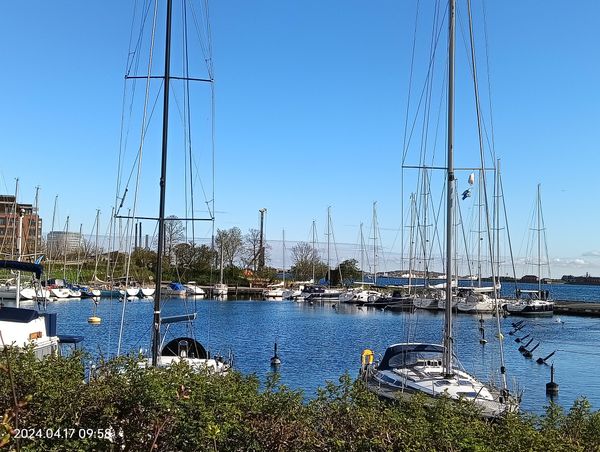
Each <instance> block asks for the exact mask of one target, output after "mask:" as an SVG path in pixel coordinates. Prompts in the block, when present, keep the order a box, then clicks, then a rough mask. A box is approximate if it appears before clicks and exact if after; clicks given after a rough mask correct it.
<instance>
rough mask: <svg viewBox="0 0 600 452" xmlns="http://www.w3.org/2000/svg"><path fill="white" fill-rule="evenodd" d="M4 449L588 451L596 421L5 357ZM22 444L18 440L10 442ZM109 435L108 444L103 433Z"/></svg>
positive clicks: (599, 426) (355, 388)
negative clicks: (501, 415) (497, 415)
mask: <svg viewBox="0 0 600 452" xmlns="http://www.w3.org/2000/svg"><path fill="white" fill-rule="evenodd" d="M0 362H1V363H2V364H1V366H0V408H1V410H2V414H3V415H4V417H3V421H2V424H1V425H0V444H1V445H2V446H4V447H6V448H9V449H12V450H16V449H17V448H19V449H20V450H26V451H45V450H59V451H88V450H115V451H116V450H135V451H138V450H157V451H175V450H177V451H204V450H206V451H216V450H222V451H229V450H231V451H241V450H243V451H247V450H256V451H263V450H264V451H276V450H284V451H296V450H297V451H314V450H324V451H363V450H364V451H398V450H407V451H459V450H465V451H518V450H527V451H589V450H599V448H600V414H599V413H598V412H594V411H591V409H590V405H589V403H588V402H587V401H585V400H583V399H582V400H579V401H577V402H576V403H575V404H574V405H573V407H572V408H571V409H570V410H569V411H568V412H565V411H563V410H562V409H561V408H560V407H559V406H557V405H553V404H551V405H550V406H549V407H548V408H547V410H546V414H545V415H544V416H542V417H535V416H530V415H510V416H508V417H506V418H505V419H503V420H501V421H499V422H496V423H490V422H487V421H484V420H482V419H480V418H479V417H478V416H477V413H476V412H475V411H474V409H473V407H472V406H471V405H468V404H466V403H464V404H457V403H453V402H450V401H448V400H445V399H442V400H440V401H439V402H438V403H436V404H435V405H434V406H430V405H428V404H426V403H424V400H423V399H421V398H419V397H416V398H414V399H412V400H411V401H410V402H402V403H401V402H398V403H388V402H383V401H380V400H379V399H377V398H376V397H375V396H373V395H372V394H371V393H370V392H368V391H367V390H366V389H365V388H364V386H363V384H362V383H361V382H360V381H353V380H352V379H351V378H350V377H349V376H348V375H344V376H342V377H341V378H340V381H339V383H338V384H332V383H327V384H326V386H325V388H324V389H321V390H319V392H318V395H317V396H316V397H315V398H313V399H311V400H308V401H307V400H305V399H304V397H303V395H302V393H301V392H299V391H295V390H291V389H289V388H286V387H285V386H282V385H280V384H279V383H278V381H277V378H276V377H273V378H271V379H270V380H269V381H268V382H267V383H266V384H265V385H263V386H262V387H261V384H260V382H259V380H258V379H257V377H256V376H254V375H250V376H245V375H241V374H239V373H237V372H231V373H230V374H229V375H228V376H226V377H211V376H207V375H202V374H197V373H194V372H192V371H191V370H190V368H189V367H187V366H186V365H185V364H182V365H178V366H175V367H173V368H171V369H142V368H140V367H139V366H138V365H137V364H136V362H135V360H134V359H133V358H121V359H116V360H112V361H109V362H106V363H102V364H101V365H100V366H99V367H98V370H97V372H96V377H95V378H92V379H88V380H89V381H85V380H84V367H83V365H82V356H81V355H79V354H74V355H72V356H70V357H48V358H46V359H44V360H42V361H38V360H36V359H35V358H34V356H33V354H32V353H30V352H28V353H20V352H17V351H16V350H5V351H4V352H3V353H2V357H1V359H0ZM17 434H18V435H19V436H20V438H18V439H17V438H16V435H17ZM107 435H108V439H107V438H106V436H107Z"/></svg>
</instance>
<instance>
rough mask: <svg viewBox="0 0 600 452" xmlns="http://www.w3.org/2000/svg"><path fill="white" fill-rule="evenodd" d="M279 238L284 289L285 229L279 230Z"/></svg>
mask: <svg viewBox="0 0 600 452" xmlns="http://www.w3.org/2000/svg"><path fill="white" fill-rule="evenodd" d="M281 240H282V246H281V249H282V251H281V260H282V261H283V264H282V265H283V288H284V289H285V229H282V230H281Z"/></svg>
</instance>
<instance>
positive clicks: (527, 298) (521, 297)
mask: <svg viewBox="0 0 600 452" xmlns="http://www.w3.org/2000/svg"><path fill="white" fill-rule="evenodd" d="M536 219H537V220H536V223H537V226H536V227H535V228H534V230H535V231H536V235H537V279H538V287H537V289H534V290H524V289H517V300H516V301H512V302H510V303H507V304H506V305H505V309H506V311H508V312H509V313H510V314H512V315H527V316H551V315H553V314H554V300H552V299H551V298H550V291H548V290H543V289H542V233H544V242H545V240H546V234H545V228H544V220H543V216H542V197H541V193H540V184H538V186H537V199H536ZM544 248H546V249H547V247H546V246H545V247H544ZM546 257H547V256H546Z"/></svg>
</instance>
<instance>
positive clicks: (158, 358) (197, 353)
mask: <svg viewBox="0 0 600 452" xmlns="http://www.w3.org/2000/svg"><path fill="white" fill-rule="evenodd" d="M165 3H166V5H165V9H166V11H165V13H166V17H165V28H164V30H165V45H164V73H163V75H162V76H156V77H155V76H150V73H148V74H146V75H145V76H144V77H140V78H145V79H146V80H147V82H148V83H149V82H150V81H151V79H154V78H159V79H161V85H160V90H161V91H162V93H161V94H162V138H161V153H160V157H159V158H158V160H159V161H160V165H159V166H160V175H157V177H156V180H157V181H158V182H159V184H158V185H159V187H160V189H159V193H158V200H157V201H158V206H157V208H158V217H157V221H158V234H157V241H156V243H157V259H156V266H155V272H154V282H155V291H154V303H153V310H152V312H153V313H152V319H148V320H149V323H150V324H151V336H152V339H151V355H150V357H149V358H148V359H146V360H143V361H142V362H140V366H142V367H145V366H152V367H170V366H172V365H174V364H175V363H186V364H187V365H189V366H190V367H191V368H193V369H194V370H198V371H202V372H208V373H210V374H216V375H223V374H225V373H227V371H228V370H229V368H230V366H229V364H228V363H226V362H225V361H224V360H222V359H220V358H217V357H212V356H211V355H210V354H209V352H208V351H207V350H206V349H205V348H204V346H203V345H202V344H201V343H200V342H199V341H198V340H196V338H195V337H194V329H195V328H194V320H195V319H196V312H186V313H182V314H175V315H171V316H164V315H163V312H162V310H163V304H164V300H163V299H162V293H161V283H162V281H163V264H164V262H165V261H166V254H167V253H166V250H167V243H166V242H167V241H166V228H167V224H166V223H167V221H168V220H167V219H166V215H165V210H166V204H167V182H168V180H167V179H168V178H167V175H168V173H167V161H168V154H169V147H170V145H171V142H173V143H174V142H176V141H177V140H169V124H170V121H169V101H170V94H171V92H172V90H175V89H176V86H175V83H172V81H173V80H181V81H183V82H184V85H185V86H189V84H190V83H191V82H192V81H194V80H198V79H196V78H192V77H190V76H189V74H188V72H187V71H185V73H184V76H183V77H172V76H171V65H172V64H171V43H172V30H173V23H174V20H175V19H174V17H178V16H177V12H176V13H175V14H174V12H173V1H172V0H167V1H166V2H165ZM179 5H180V7H181V8H185V9H186V10H185V11H179V13H181V14H190V15H191V13H190V12H188V11H187V8H189V5H188V4H187V3H181V4H179ZM158 11H159V10H158V8H156V9H154V14H155V17H154V21H156V19H157V15H158ZM143 14H145V12H143ZM146 19H147V18H146V17H145V16H143V17H142V19H141V23H142V24H144V23H146ZM175 23H177V22H175ZM180 24H181V23H180ZM181 26H182V27H190V26H191V25H189V24H187V22H185V23H184V24H181ZM181 31H182V33H185V34H186V36H187V34H188V33H190V30H188V29H182V30H181ZM154 37H155V35H154V33H153V34H152V37H151V44H150V47H149V48H148V61H149V62H152V59H153V58H154V57H155V56H156V55H155V53H156V52H157V48H154V45H155V40H154ZM173 42H177V41H175V40H173ZM186 44H187V41H186ZM141 48H142V47H136V49H135V51H133V52H132V54H133V55H135V57H132V58H136V59H140V58H141V56H140V55H139V54H138V52H140V49H141ZM187 49H188V48H187V46H186V47H185V48H184V49H176V50H182V53H183V54H182V56H183V58H184V59H185V61H188V58H187ZM128 78H131V79H135V78H138V77H137V76H131V75H130V74H128ZM207 81H209V82H212V80H207ZM185 95H186V98H185V100H184V104H185V105H186V106H189V105H190V98H189V91H186V93H185ZM150 97H151V96H150V95H149V92H148V91H146V92H145V104H144V105H145V107H146V106H147V105H148V102H149V99H150ZM146 119H147V118H146V117H144V118H143V119H142V124H141V129H142V130H143V132H142V134H141V138H142V140H143V138H144V137H145V135H146V126H147V123H146V122H145V121H146ZM183 119H184V122H185V124H184V125H183V127H185V128H186V129H185V130H189V129H188V128H189V127H191V125H190V122H191V121H190V115H189V112H186V115H185V117H184V118H183ZM171 122H172V121H171ZM190 133H191V132H190ZM189 137H191V135H188V136H186V143H185V145H186V147H187V146H189V147H190V149H186V151H187V150H190V152H191V143H189V141H187V139H188V138H189ZM142 148H143V146H142V144H140V145H139V146H138V148H137V154H136V159H135V163H134V165H138V166H137V168H138V176H139V174H140V171H139V169H140V168H141V166H139V165H141V159H142V154H141V153H142ZM190 159H191V156H190ZM169 180H170V179H169ZM191 180H194V178H193V177H190V181H191ZM136 183H137V181H136ZM173 185H177V184H176V183H175V184H173ZM119 190H121V189H120V188H119ZM125 191H127V188H125ZM124 198H125V197H124V196H123V198H121V199H122V200H123V199H124ZM133 202H134V203H135V202H136V201H135V196H134V201H133ZM122 205H123V202H122V201H121V206H122ZM134 207H135V204H134ZM189 211H190V212H192V218H190V219H189V220H190V221H192V222H193V221H194V220H197V219H196V218H193V214H194V209H190V210H189ZM211 216H212V213H211ZM133 217H136V209H135V208H134V209H133ZM211 219H212V218H211ZM192 235H193V234H192ZM138 290H139V288H138ZM183 290H184V293H185V288H184V289H183ZM126 305H127V303H124V304H123V309H125V308H124V307H125V306H126ZM174 305H175V306H182V307H184V306H186V305H185V303H183V302H178V301H175V302H174ZM123 312H124V311H123ZM123 318H124V316H122V318H121V322H122V323H123ZM181 323H185V324H187V325H186V335H185V336H179V337H177V335H175V334H174V336H175V337H174V338H173V339H171V340H169V341H168V342H167V339H166V337H167V332H168V331H169V329H170V328H171V326H173V325H175V324H181ZM120 334H121V333H120ZM165 342H166V343H165ZM120 345H121V340H119V347H120Z"/></svg>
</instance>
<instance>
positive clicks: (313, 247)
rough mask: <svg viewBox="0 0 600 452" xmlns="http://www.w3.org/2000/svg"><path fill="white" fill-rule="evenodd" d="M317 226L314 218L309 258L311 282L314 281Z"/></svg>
mask: <svg viewBox="0 0 600 452" xmlns="http://www.w3.org/2000/svg"><path fill="white" fill-rule="evenodd" d="M316 228H317V226H316V224H315V220H313V222H312V256H311V257H310V260H311V261H312V282H313V284H314V282H315V235H316V233H317V229H316Z"/></svg>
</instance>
